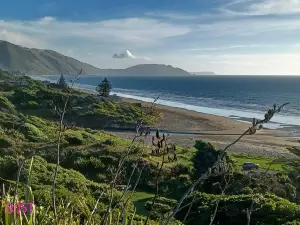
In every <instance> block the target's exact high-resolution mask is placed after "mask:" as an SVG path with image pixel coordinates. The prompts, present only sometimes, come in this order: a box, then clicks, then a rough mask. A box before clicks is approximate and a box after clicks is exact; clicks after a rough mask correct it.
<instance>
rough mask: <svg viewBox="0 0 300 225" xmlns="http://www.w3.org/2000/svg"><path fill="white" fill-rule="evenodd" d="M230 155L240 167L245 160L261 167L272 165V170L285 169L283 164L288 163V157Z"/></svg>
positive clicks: (265, 167)
mask: <svg viewBox="0 0 300 225" xmlns="http://www.w3.org/2000/svg"><path fill="white" fill-rule="evenodd" d="M230 156H231V157H232V159H233V160H235V162H236V164H237V165H238V166H240V167H242V165H243V164H244V163H245V162H253V163H255V164H259V167H260V168H261V169H268V168H269V166H270V165H271V167H270V170H274V171H284V168H283V166H284V165H285V164H286V163H287V160H286V159H276V158H267V157H262V156H257V155H247V154H230ZM274 160H275V161H274Z"/></svg>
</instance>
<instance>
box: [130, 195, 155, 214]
mask: <svg viewBox="0 0 300 225" xmlns="http://www.w3.org/2000/svg"><path fill="white" fill-rule="evenodd" d="M153 196H154V194H151V193H148V192H143V191H136V192H135V193H134V195H133V196H132V198H131V200H132V202H133V204H134V206H135V208H136V213H137V214H140V215H145V216H147V214H148V211H147V210H146V208H145V203H146V201H148V200H149V199H150V198H152V197H153Z"/></svg>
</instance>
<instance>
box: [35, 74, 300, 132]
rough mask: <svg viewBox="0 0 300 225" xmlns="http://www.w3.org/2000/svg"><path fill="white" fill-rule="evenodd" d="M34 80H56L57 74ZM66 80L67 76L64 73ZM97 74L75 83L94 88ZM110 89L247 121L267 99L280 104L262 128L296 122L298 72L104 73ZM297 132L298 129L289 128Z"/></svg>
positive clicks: (299, 107) (122, 94)
mask: <svg viewBox="0 0 300 225" xmlns="http://www.w3.org/2000/svg"><path fill="white" fill-rule="evenodd" d="M35 78H36V79H42V80H49V81H52V82H56V81H57V80H58V78H59V76H42V77H41V76H40V77H35ZM66 78H67V80H68V79H71V76H66ZM103 78H104V77H103V76H87V75H85V76H81V77H80V79H79V81H78V82H77V83H76V84H75V86H76V87H78V88H82V89H87V90H92V91H94V90H95V88H96V85H97V84H98V83H100V82H101V81H102V79H103ZM108 80H109V81H111V83H112V86H113V89H112V94H116V95H118V96H120V97H126V98H132V99H137V100H142V101H146V102H152V101H153V100H154V99H155V98H156V97H158V96H159V99H158V101H157V103H158V104H161V105H166V106H172V107H178V108H183V109H188V110H193V111H196V112H202V113H208V114H213V115H218V116H225V117H230V118H233V119H235V120H240V121H243V122H249V121H250V120H251V119H252V118H254V117H255V118H258V119H260V118H261V119H263V116H264V114H265V112H266V111H267V110H268V109H269V108H271V107H272V106H273V104H277V105H281V104H283V103H285V102H290V103H291V104H290V105H288V106H286V107H285V108H284V109H283V110H282V112H280V113H279V114H277V115H275V116H274V118H273V119H272V122H271V123H269V124H267V125H266V126H265V127H266V128H270V129H277V128H282V127H289V126H291V127H292V126H295V125H296V126H300V76H298V77H297V76H191V77H164V76H161V77H154V76H139V77H138V76H135V77H127V76H126V77H125V76H122V77H117V76H113V77H108ZM294 132H297V133H298V128H297V127H294Z"/></svg>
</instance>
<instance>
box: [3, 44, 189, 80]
mask: <svg viewBox="0 0 300 225" xmlns="http://www.w3.org/2000/svg"><path fill="white" fill-rule="evenodd" d="M0 68H1V69H3V70H8V71H19V72H21V73H27V74H30V75H59V74H66V75H72V74H77V73H78V72H79V71H80V70H81V69H82V70H83V72H84V74H88V75H103V76H113V75H121V76H123V75H126V76H130V75H131V76H145V75H151V76H191V74H190V73H189V72H187V71H185V70H183V69H181V68H176V67H173V66H170V65H164V64H138V65H134V66H131V67H128V68H126V69H100V68H97V67H95V66H93V65H90V64H88V63H85V62H81V61H79V60H77V59H74V58H72V57H69V56H66V55H63V54H61V53H59V52H56V51H53V50H50V49H44V50H43V49H37V48H27V47H22V46H19V45H15V44H12V43H10V42H7V41H2V40H0Z"/></svg>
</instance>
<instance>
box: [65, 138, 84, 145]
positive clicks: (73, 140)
mask: <svg viewBox="0 0 300 225" xmlns="http://www.w3.org/2000/svg"><path fill="white" fill-rule="evenodd" d="M66 140H67V142H68V143H69V144H70V145H82V144H83V140H82V139H81V138H79V137H68V136H67V137H66Z"/></svg>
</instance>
